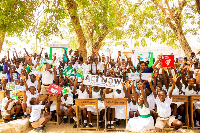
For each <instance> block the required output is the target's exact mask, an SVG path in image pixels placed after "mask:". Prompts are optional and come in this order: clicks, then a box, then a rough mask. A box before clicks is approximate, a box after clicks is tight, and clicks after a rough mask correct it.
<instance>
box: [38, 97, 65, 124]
mask: <svg viewBox="0 0 200 133" xmlns="http://www.w3.org/2000/svg"><path fill="white" fill-rule="evenodd" d="M46 97H47V95H39V100H40V101H43V100H44V99H45V98H46ZM50 101H56V115H57V122H48V123H56V124H57V125H59V122H60V120H61V118H60V116H59V115H58V111H60V102H58V101H57V96H51V97H50Z"/></svg>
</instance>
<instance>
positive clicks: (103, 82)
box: [83, 74, 121, 88]
mask: <svg viewBox="0 0 200 133" xmlns="http://www.w3.org/2000/svg"><path fill="white" fill-rule="evenodd" d="M83 84H85V85H92V86H99V87H107V88H116V87H118V86H119V85H120V84H121V78H112V77H104V76H103V77H100V76H98V75H91V74H85V75H84V80H83Z"/></svg>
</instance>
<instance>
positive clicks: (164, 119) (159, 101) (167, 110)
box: [148, 77, 182, 132]
mask: <svg viewBox="0 0 200 133" xmlns="http://www.w3.org/2000/svg"><path fill="white" fill-rule="evenodd" d="M148 78H149V79H151V77H148ZM148 81H150V82H151V81H152V80H148ZM176 81H177V77H174V78H173V84H172V87H171V88H170V90H169V95H168V96H167V92H166V91H165V90H160V91H159V92H158V93H156V91H155V89H154V87H152V86H151V90H152V92H153V94H154V98H155V102H156V105H157V112H158V116H159V117H158V118H157V119H156V125H155V131H156V132H161V131H162V130H163V129H164V127H166V126H171V125H173V126H174V129H175V130H178V129H179V128H181V127H182V122H181V121H179V120H177V119H175V118H174V117H173V116H171V107H170V105H171V103H172V92H173V89H174V87H175V84H176Z"/></svg>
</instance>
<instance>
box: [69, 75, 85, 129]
mask: <svg viewBox="0 0 200 133" xmlns="http://www.w3.org/2000/svg"><path fill="white" fill-rule="evenodd" d="M67 78H68V79H69V77H67ZM77 86H78V87H79V89H76V87H77ZM73 93H74V94H76V95H78V98H77V99H86V98H88V97H89V91H88V87H87V86H86V85H84V84H83V83H80V84H78V79H75V83H74V88H73ZM72 108H73V109H72V110H71V111H70V116H71V117H72V118H73V119H74V121H75V125H74V126H73V128H77V118H76V115H75V113H74V112H76V106H73V107H72ZM79 110H81V111H82V114H83V120H84V125H83V128H86V126H87V108H86V107H84V106H79Z"/></svg>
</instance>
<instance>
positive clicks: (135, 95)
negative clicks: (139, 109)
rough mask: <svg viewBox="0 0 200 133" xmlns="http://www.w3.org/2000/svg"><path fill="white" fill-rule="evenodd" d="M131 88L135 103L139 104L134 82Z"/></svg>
mask: <svg viewBox="0 0 200 133" xmlns="http://www.w3.org/2000/svg"><path fill="white" fill-rule="evenodd" d="M131 88H132V94H133V96H134V98H135V101H136V102H138V96H137V93H136V91H135V86H134V81H131Z"/></svg>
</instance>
